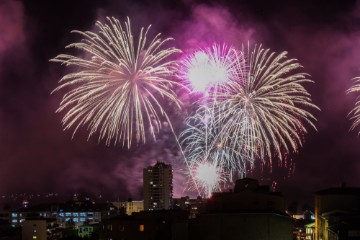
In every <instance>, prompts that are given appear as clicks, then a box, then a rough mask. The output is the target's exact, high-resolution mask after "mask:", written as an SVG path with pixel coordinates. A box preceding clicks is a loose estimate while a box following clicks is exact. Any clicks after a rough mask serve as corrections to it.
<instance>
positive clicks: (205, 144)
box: [179, 105, 256, 181]
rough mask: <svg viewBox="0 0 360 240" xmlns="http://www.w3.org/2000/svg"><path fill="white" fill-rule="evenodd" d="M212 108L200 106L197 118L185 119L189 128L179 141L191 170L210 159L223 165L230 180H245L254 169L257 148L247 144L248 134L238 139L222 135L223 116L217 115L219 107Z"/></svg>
mask: <svg viewBox="0 0 360 240" xmlns="http://www.w3.org/2000/svg"><path fill="white" fill-rule="evenodd" d="M211 106H212V107H211V108H210V107H207V106H204V105H202V106H200V107H199V109H198V110H197V111H196V113H195V114H194V115H192V116H189V117H188V118H187V119H186V120H185V123H186V126H187V128H186V129H185V130H184V131H183V132H182V133H181V134H180V136H179V139H180V141H181V144H182V146H184V155H185V158H186V159H185V160H186V161H187V164H188V166H190V168H191V166H193V165H196V164H197V163H198V161H201V160H202V159H207V161H208V162H211V163H213V164H215V165H217V166H221V168H222V169H223V171H224V172H226V175H227V177H228V180H229V181H232V180H233V179H232V178H233V175H235V176H237V177H243V176H244V175H245V173H246V171H247V170H248V169H251V167H252V166H253V158H254V156H255V154H256V153H255V150H256V149H251V146H246V145H245V143H246V140H245V139H246V138H247V136H246V135H245V133H244V134H242V135H240V136H237V137H235V136H232V135H226V136H225V135H222V127H223V125H222V122H221V116H216V115H215V114H217V113H218V111H214V109H217V107H216V106H215V105H211ZM240 138H242V139H240ZM235 140H236V141H235Z"/></svg>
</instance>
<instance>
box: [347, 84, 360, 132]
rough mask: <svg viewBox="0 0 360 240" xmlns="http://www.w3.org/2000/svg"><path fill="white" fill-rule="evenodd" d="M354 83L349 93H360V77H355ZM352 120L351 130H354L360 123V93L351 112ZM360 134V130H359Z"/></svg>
mask: <svg viewBox="0 0 360 240" xmlns="http://www.w3.org/2000/svg"><path fill="white" fill-rule="evenodd" d="M353 81H354V85H353V86H352V87H351V88H349V89H348V90H347V91H346V92H347V93H358V92H359V91H360V77H356V78H354V79H353ZM349 116H350V120H351V121H353V123H352V125H351V128H350V129H351V130H354V129H355V128H356V127H357V126H358V125H359V124H360V97H359V95H358V96H357V98H356V102H355V107H354V108H353V109H352V110H351V111H350V113H349ZM358 134H360V131H359V132H358Z"/></svg>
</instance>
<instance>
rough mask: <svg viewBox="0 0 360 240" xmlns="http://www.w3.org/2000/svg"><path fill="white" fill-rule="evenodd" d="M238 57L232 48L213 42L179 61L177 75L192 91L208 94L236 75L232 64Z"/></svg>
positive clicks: (235, 62)
mask: <svg viewBox="0 0 360 240" xmlns="http://www.w3.org/2000/svg"><path fill="white" fill-rule="evenodd" d="M238 57H239V54H238V53H237V52H236V50H235V49H234V48H232V47H227V46H226V45H222V46H220V45H218V44H213V45H212V47H209V48H206V49H202V50H199V51H196V52H194V53H193V54H189V55H187V56H186V57H185V58H184V59H183V60H182V61H181V65H180V73H179V75H180V78H181V79H183V80H184V81H185V82H187V84H188V85H190V86H189V88H190V89H192V91H194V92H202V93H204V94H209V92H210V91H211V90H214V89H213V88H218V87H219V86H221V85H223V84H226V82H227V81H229V80H230V79H232V78H233V77H234V76H235V75H236V74H235V72H234V71H235V70H236V68H234V65H236V64H237V62H238ZM215 91H216V89H215Z"/></svg>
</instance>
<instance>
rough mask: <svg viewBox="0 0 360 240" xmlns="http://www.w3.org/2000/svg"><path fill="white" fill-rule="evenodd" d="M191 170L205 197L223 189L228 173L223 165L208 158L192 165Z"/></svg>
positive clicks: (197, 185) (195, 182)
mask: <svg viewBox="0 0 360 240" xmlns="http://www.w3.org/2000/svg"><path fill="white" fill-rule="evenodd" d="M190 172H191V174H192V178H193V181H194V184H196V187H197V188H198V190H199V191H200V193H202V194H203V197H210V196H211V194H212V193H213V192H216V191H221V189H222V185H223V184H224V183H225V181H226V174H225V172H224V171H223V170H222V168H221V166H218V165H217V164H216V162H209V161H207V160H206V159H205V160H201V161H199V162H197V163H196V164H194V165H192V166H191V169H190Z"/></svg>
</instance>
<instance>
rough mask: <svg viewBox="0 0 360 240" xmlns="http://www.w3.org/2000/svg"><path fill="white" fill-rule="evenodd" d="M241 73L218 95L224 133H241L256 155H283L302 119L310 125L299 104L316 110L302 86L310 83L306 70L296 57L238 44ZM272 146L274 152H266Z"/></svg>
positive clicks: (297, 139) (295, 142)
mask: <svg viewBox="0 0 360 240" xmlns="http://www.w3.org/2000/svg"><path fill="white" fill-rule="evenodd" d="M243 52H244V54H245V61H246V65H247V71H246V72H245V73H244V74H245V77H243V76H241V77H239V80H238V81H232V82H231V83H230V84H227V87H228V89H227V90H226V92H225V94H224V96H223V97H220V98H219V99H222V102H221V104H223V107H222V109H223V112H222V114H221V116H223V121H224V122H226V123H225V126H224V128H223V131H224V132H223V134H224V135H229V136H230V135H231V136H240V135H241V134H243V133H244V131H245V132H246V134H247V136H251V137H248V138H246V139H247V141H248V142H247V143H246V144H245V145H249V146H252V148H256V149H258V155H259V157H260V158H261V159H263V160H264V159H265V156H267V157H268V158H269V159H270V160H271V158H272V157H274V156H277V157H279V159H280V160H281V159H282V155H283V154H284V153H288V152H290V151H291V150H293V151H295V152H296V151H297V150H298V147H299V146H301V144H302V141H301V134H302V133H306V132H307V130H306V128H305V126H304V124H303V122H302V121H304V122H306V123H308V124H309V125H310V126H312V127H313V128H314V129H316V127H315V125H314V121H316V119H315V117H314V116H313V115H312V114H311V113H310V112H308V111H307V110H305V109H304V107H305V108H309V109H319V108H318V107H317V106H315V105H314V104H313V103H312V102H311V99H310V94H309V93H308V92H307V91H306V89H305V88H304V87H303V86H302V84H303V83H308V82H313V81H312V80H310V79H309V78H308V74H306V73H302V72H299V69H301V68H302V66H301V65H300V64H299V63H298V61H297V60H296V59H287V58H286V55H287V53H286V52H282V53H280V54H279V55H276V54H275V53H273V52H272V53H271V52H270V50H269V49H267V50H265V49H263V48H262V47H261V45H259V46H255V47H254V49H253V50H252V51H251V50H250V47H249V46H248V48H247V51H246V50H245V48H244V47H243ZM272 150H273V151H274V153H272Z"/></svg>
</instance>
